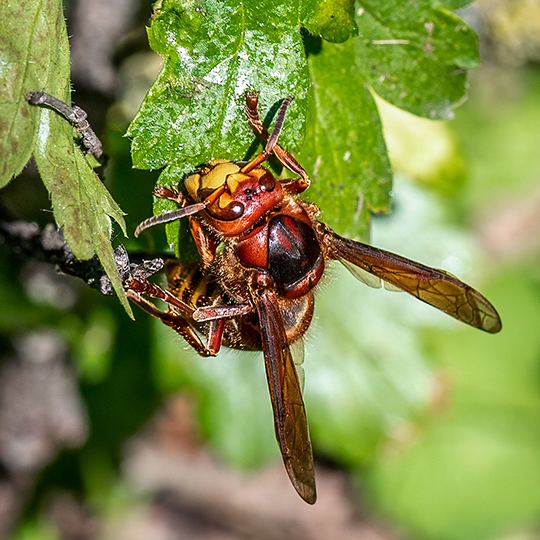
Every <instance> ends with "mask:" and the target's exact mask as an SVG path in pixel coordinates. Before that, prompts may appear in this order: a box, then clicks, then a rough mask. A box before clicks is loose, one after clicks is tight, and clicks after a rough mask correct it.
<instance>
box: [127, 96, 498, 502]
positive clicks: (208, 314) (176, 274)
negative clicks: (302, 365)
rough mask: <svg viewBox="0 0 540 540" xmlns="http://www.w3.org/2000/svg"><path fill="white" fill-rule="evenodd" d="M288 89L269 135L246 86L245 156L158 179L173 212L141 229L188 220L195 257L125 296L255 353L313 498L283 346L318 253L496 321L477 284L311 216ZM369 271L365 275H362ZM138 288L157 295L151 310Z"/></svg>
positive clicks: (291, 337) (218, 341) (289, 356)
mask: <svg viewBox="0 0 540 540" xmlns="http://www.w3.org/2000/svg"><path fill="white" fill-rule="evenodd" d="M291 100H292V97H289V98H287V99H285V100H284V101H283V103H282V105H281V107H280V109H279V111H278V114H277V117H276V123H275V127H274V129H273V131H272V133H269V132H268V131H267V130H266V128H265V127H264V126H263V124H262V122H261V120H260V116H259V112H258V97H257V95H256V94H248V96H247V105H246V113H247V117H248V121H249V123H250V125H251V127H252V128H253V130H254V131H255V133H257V134H258V135H259V136H261V137H262V138H263V139H264V140H265V141H266V145H265V148H264V150H263V152H261V153H260V154H259V155H257V156H256V157H255V158H254V159H253V160H251V161H250V162H232V161H227V160H214V161H211V162H209V163H208V164H206V165H203V166H202V167H200V168H199V169H198V170H197V171H196V172H195V173H193V174H192V175H190V176H188V178H187V179H186V181H185V186H184V187H185V189H184V190H183V191H179V190H176V189H171V188H166V187H164V186H157V187H156V190H155V194H156V195H157V196H158V197H163V198H167V199H171V200H173V201H175V202H176V203H177V204H178V207H179V208H178V209H177V210H174V211H172V212H168V213H165V214H162V215H159V216H155V217H153V218H150V219H148V220H146V221H145V222H143V223H141V225H139V227H138V228H137V230H136V232H135V234H136V235H138V234H140V232H141V231H143V230H144V229H146V228H148V227H150V226H152V225H155V224H158V223H165V222H169V221H172V220H175V219H180V218H183V217H187V219H188V220H189V225H190V229H191V233H192V235H193V238H194V240H195V243H196V245H197V249H198V251H199V254H200V262H199V263H196V264H192V265H189V266H183V265H181V264H180V263H179V262H178V261H173V262H169V263H168V266H167V277H168V283H169V287H168V289H167V290H164V289H161V288H160V287H158V286H157V285H155V284H153V283H151V282H149V281H147V280H146V279H141V278H137V277H133V276H132V277H130V278H129V279H128V280H127V282H126V288H127V294H128V297H129V298H130V299H131V300H132V301H133V302H135V303H136V304H138V305H139V306H140V307H141V308H142V309H144V310H145V311H147V312H148V313H150V314H151V315H153V316H155V317H157V318H159V319H160V320H161V321H162V322H164V323H165V324H167V325H168V326H170V327H171V328H173V329H174V330H175V331H176V332H178V333H179V334H180V335H181V336H183V337H184V338H185V339H186V341H187V342H188V343H189V344H190V345H191V346H192V347H193V348H194V349H195V350H196V351H197V352H198V353H199V354H200V355H202V356H211V355H215V354H217V353H218V352H219V349H220V347H221V346H222V345H225V346H228V347H232V348H239V349H251V350H262V351H263V355H264V360H265V367H266V374H267V379H268V385H269V390H270V396H271V401H272V407H273V413H274V423H275V430H276V437H277V440H278V444H279V447H280V450H281V454H282V456H283V461H284V464H285V467H286V470H287V472H288V474H289V478H290V479H291V482H292V484H293V486H294V487H295V489H296V490H297V492H298V493H299V495H300V496H301V497H302V498H303V499H304V500H305V501H306V502H308V503H314V502H315V500H316V490H315V475H314V467H313V454H312V449H311V442H310V438H309V431H308V424H307V418H306V413H305V409H304V403H303V399H302V392H301V383H300V380H299V377H298V373H297V369H296V368H295V364H294V358H293V353H292V352H291V350H293V351H296V350H297V349H298V347H297V344H298V343H301V339H302V336H303V335H304V334H305V332H306V331H307V329H308V328H309V325H310V323H311V319H312V316H313V307H314V292H315V289H316V286H317V284H318V283H319V282H320V280H321V277H322V276H323V274H324V271H325V267H326V264H327V262H328V261H329V260H340V261H341V262H343V263H344V264H345V266H347V268H348V269H349V270H351V272H352V273H353V274H354V275H355V276H356V277H358V278H359V279H361V280H362V281H367V282H370V283H371V284H373V282H374V281H375V282H379V283H380V282H381V281H383V282H386V283H388V284H390V285H392V286H393V287H394V288H398V289H401V290H403V291H406V292H408V293H409V294H411V295H413V296H415V297H416V298H418V299H420V300H422V301H424V302H426V303H428V304H430V305H432V306H434V307H436V308H438V309H440V310H441V311H443V312H445V313H447V314H449V315H451V316H453V317H455V318H456V319H459V320H461V321H463V322H465V323H467V324H469V325H471V326H474V327H476V328H479V329H482V330H485V331H487V332H491V333H495V332H498V331H499V330H500V329H501V322H500V318H499V316H498V314H497V312H496V310H495V309H494V308H493V306H492V305H491V304H490V303H489V302H488V300H486V299H485V298H484V297H483V296H482V295H481V294H480V293H479V292H477V291H476V290H474V289H473V288H472V287H470V286H468V285H466V284H465V283H463V282H461V281H459V280H458V279H457V278H455V277H453V276H451V275H450V274H448V273H446V272H444V271H442V270H436V269H433V268H429V267H427V266H424V265H422V264H419V263H416V262H413V261H410V260H408V259H405V258H403V257H400V256H399V255H395V254H392V253H389V252H386V251H383V250H379V249H377V248H374V247H372V246H369V245H366V244H362V243H360V242H355V241H353V240H349V239H346V238H343V237H341V236H339V235H338V234H336V233H335V232H334V231H332V229H330V228H329V227H328V226H327V225H325V224H324V223H322V222H320V221H319V219H318V217H319V209H318V207H317V206H315V205H314V204H312V203H308V202H304V201H302V200H301V199H299V198H298V197H297V195H298V193H301V192H302V191H305V190H306V189H307V188H308V187H309V178H308V175H307V173H306V172H305V171H304V169H303V168H302V167H301V166H300V165H299V163H298V162H297V161H296V159H295V158H294V157H293V156H292V155H291V154H289V153H288V152H287V151H286V150H284V149H283V148H282V147H281V146H280V145H279V144H278V143H277V140H278V136H279V133H280V130H281V127H282V125H283V122H284V119H285V114H286V110H287V107H288V105H289V104H290V101H291ZM270 155H273V156H275V157H276V158H277V159H278V160H279V161H280V162H281V163H282V164H283V165H284V166H285V167H286V168H287V169H289V170H290V171H292V172H293V173H295V174H296V175H297V177H296V178H292V179H287V180H279V181H278V180H277V179H276V178H274V176H273V175H272V174H271V173H270V172H269V171H268V170H267V169H265V168H264V167H263V166H262V163H263V162H264V161H266V160H267V159H268V157H269V156H270ZM366 273H367V274H369V275H370V279H369V280H366V279H365V278H364V277H363V276H364V275H365V274H366ZM147 297H150V298H160V299H162V300H164V301H165V302H166V303H167V304H168V309H167V310H166V311H161V310H159V309H158V308H157V307H156V306H155V305H154V304H153V303H151V302H150V301H149V300H148V299H147Z"/></svg>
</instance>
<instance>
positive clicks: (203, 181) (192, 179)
mask: <svg viewBox="0 0 540 540" xmlns="http://www.w3.org/2000/svg"><path fill="white" fill-rule="evenodd" d="M239 171H240V167H239V166H238V165H237V164H236V163H233V162H232V161H228V160H226V159H216V160H214V161H210V163H208V165H206V166H205V167H204V168H202V169H201V170H200V171H199V172H197V173H195V174H192V175H191V176H188V178H186V182H185V186H186V189H187V191H188V193H189V194H190V195H191V197H192V198H193V200H194V201H200V200H201V198H200V194H201V191H202V190H208V191H214V190H216V189H218V188H220V187H221V186H223V185H224V184H225V183H226V182H227V177H228V176H229V175H231V174H234V173H237V172H239ZM207 193H208V192H207Z"/></svg>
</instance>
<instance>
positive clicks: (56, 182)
mask: <svg viewBox="0 0 540 540" xmlns="http://www.w3.org/2000/svg"><path fill="white" fill-rule="evenodd" d="M6 6H7V7H6ZM8 8H9V10H8ZM8 11H9V13H8ZM2 15H3V16H2ZM0 16H2V20H3V21H4V23H5V24H8V31H6V32H3V33H2V37H1V39H2V47H0V50H2V54H3V55H4V58H5V59H4V61H3V62H1V63H0V65H1V66H2V69H3V70H4V71H5V73H6V76H7V81H8V84H7V85H6V86H5V87H4V88H3V89H2V90H1V91H2V105H0V118H1V120H0V134H1V135H2V140H1V141H0V144H1V145H2V146H1V147H0V148H2V151H3V152H5V153H6V155H7V156H8V157H7V159H6V160H5V162H4V160H3V159H2V162H3V163H2V165H1V166H0V167H2V169H1V177H0V182H1V184H0V185H3V184H5V183H7V182H8V181H9V180H10V179H11V177H12V176H13V175H15V174H17V173H18V172H20V170H21V169H22V167H23V166H24V165H25V164H26V162H27V161H28V159H29V158H30V156H31V154H32V153H33V154H34V158H35V161H36V164H37V167H38V169H39V172H40V174H41V177H42V179H43V182H44V184H45V186H46V187H47V189H48V190H49V192H50V193H51V198H52V205H53V211H54V216H55V220H56V222H57V224H58V226H59V227H63V228H64V236H65V238H66V241H67V243H68V244H69V246H70V248H71V249H72V251H73V253H74V254H75V256H76V257H77V258H79V259H90V258H92V257H93V256H94V253H95V254H96V255H97V256H98V258H99V260H100V262H101V264H102V266H103V268H104V269H105V271H106V272H107V274H108V276H109V277H110V279H111V282H112V285H113V287H114V289H115V291H116V293H117V295H118V296H119V298H120V300H121V302H122V304H123V306H124V308H125V309H126V311H127V312H128V314H130V316H132V312H131V308H130V306H129V303H128V301H127V297H126V295H125V291H124V289H123V286H122V283H121V280H120V277H119V276H118V270H117V268H116V264H115V261H114V256H113V250H112V246H111V243H110V238H111V229H112V226H111V220H110V217H112V218H113V219H115V220H116V221H117V222H118V223H119V225H120V226H121V228H122V230H123V232H124V234H126V229H125V223H124V218H123V213H122V211H121V210H120V208H119V207H118V205H117V204H116V203H115V201H114V200H113V199H112V197H111V195H110V194H109V192H108V191H107V189H106V188H105V186H104V185H103V184H102V182H101V181H100V179H99V178H98V176H97V175H96V173H95V172H94V171H93V169H92V167H91V166H90V165H89V163H88V161H87V159H86V157H85V156H84V155H83V153H82V152H81V150H80V148H79V147H78V145H77V144H75V141H74V131H73V128H72V126H71V125H70V123H69V122H68V121H67V120H65V119H64V118H62V117H61V116H59V115H58V114H57V113H56V112H54V111H52V110H51V109H48V108H45V107H42V108H40V107H36V106H33V105H30V104H29V103H27V102H26V101H25V99H24V96H25V95H26V94H27V93H28V92H30V91H34V90H45V91H46V92H48V93H49V94H51V95H53V96H55V97H57V98H59V99H62V100H63V101H66V102H68V103H69V84H70V79H69V75H70V64H69V43H68V38H67V31H66V25H65V21H64V13H63V8H62V2H60V1H58V0H19V1H18V2H11V3H9V4H6V3H5V2H4V3H2V6H0Z"/></svg>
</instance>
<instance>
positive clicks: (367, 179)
mask: <svg viewBox="0 0 540 540" xmlns="http://www.w3.org/2000/svg"><path fill="white" fill-rule="evenodd" d="M309 67H310V72H311V80H312V89H311V95H310V98H311V99H310V108H309V114H308V126H307V136H306V143H305V145H304V148H303V149H302V153H301V155H300V158H301V162H302V163H303V165H304V166H305V167H306V169H307V171H308V173H310V175H311V179H312V182H313V183H312V187H311V189H310V192H309V193H307V197H314V198H315V200H317V201H326V204H324V206H323V205H321V207H322V209H323V214H322V219H323V220H328V221H329V222H330V223H331V225H332V227H333V228H335V229H336V230H337V232H339V233H349V234H351V235H353V236H356V237H364V238H365V237H367V236H368V234H369V216H370V212H372V211H375V212H384V211H387V210H388V209H389V206H388V205H389V202H390V190H391V185H392V171H391V170H390V163H389V161H388V156H387V153H386V146H385V143H384V138H383V134H382V128H381V123H380V119H379V114H378V112H377V107H376V105H375V101H374V99H373V96H372V95H371V94H370V92H369V89H368V88H367V87H366V86H365V77H364V75H363V73H362V72H361V70H359V69H358V68H357V67H356V66H355V53H354V46H353V44H352V40H349V41H348V42H347V43H344V44H340V45H333V44H327V43H323V44H322V49H321V51H320V52H319V53H318V54H313V55H310V56H309ZM351 96H354V99H352V98H351Z"/></svg>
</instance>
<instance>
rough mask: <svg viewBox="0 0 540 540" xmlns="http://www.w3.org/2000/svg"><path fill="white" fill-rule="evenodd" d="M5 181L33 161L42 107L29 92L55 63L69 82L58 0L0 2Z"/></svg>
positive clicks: (1, 176) (0, 141)
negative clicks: (56, 40)
mask: <svg viewBox="0 0 540 540" xmlns="http://www.w3.org/2000/svg"><path fill="white" fill-rule="evenodd" d="M0 20H1V21H2V31H1V32H0V80H2V84H0V156H1V159H0V187H3V186H5V185H6V184H7V183H8V182H9V181H10V180H11V179H12V178H13V177H14V176H16V175H18V174H19V173H20V172H21V170H22V169H23V167H24V166H25V165H26V164H27V163H28V160H29V159H30V157H31V155H32V150H33V147H34V143H35V140H36V135H37V132H36V130H35V125H36V122H37V118H38V116H39V110H38V109H36V108H34V107H29V106H28V103H26V101H25V100H24V96H25V94H26V92H28V91H30V90H41V89H42V88H44V87H45V86H46V84H47V81H48V78H49V76H50V75H51V73H50V71H49V69H50V67H53V66H54V69H56V70H58V76H59V77H61V78H65V79H66V82H65V84H64V86H63V88H62V89H61V90H62V93H61V94H60V95H59V97H64V98H65V97H67V90H68V87H69V58H62V56H63V55H66V54H68V49H66V48H65V47H61V46H58V45H57V44H55V43H53V40H52V37H53V35H56V34H60V33H61V31H62V28H63V27H64V26H65V23H64V16H63V13H62V10H61V9H60V6H59V3H58V1H57V0H48V1H47V0H46V1H43V2H39V1H36V0H28V1H23V0H19V1H17V2H0Z"/></svg>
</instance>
